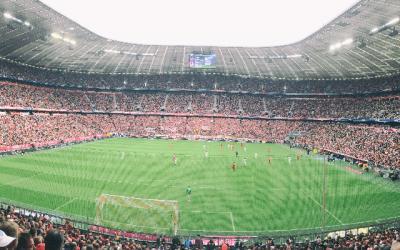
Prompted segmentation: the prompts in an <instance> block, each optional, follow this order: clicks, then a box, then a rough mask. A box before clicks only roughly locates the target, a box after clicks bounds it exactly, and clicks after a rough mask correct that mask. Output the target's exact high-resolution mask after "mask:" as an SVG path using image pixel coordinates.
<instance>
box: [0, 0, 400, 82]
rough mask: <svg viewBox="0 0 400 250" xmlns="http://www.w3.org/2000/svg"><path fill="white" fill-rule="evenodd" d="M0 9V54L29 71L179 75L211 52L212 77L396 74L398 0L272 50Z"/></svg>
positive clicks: (367, 6)
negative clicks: (103, 29) (119, 37)
mask: <svg viewBox="0 0 400 250" xmlns="http://www.w3.org/2000/svg"><path fill="white" fill-rule="evenodd" d="M0 12H1V14H2V16H0V34H1V37H0V57H1V58H3V59H7V60H11V61H14V62H18V63H21V64H26V65H29V66H33V67H41V68H47V69H58V70H70V71H79V72H92V73H107V74H164V73H171V74H174V73H177V74H182V73H190V72H193V71H199V70H197V69H191V68H190V67H189V63H188V61H189V60H188V59H189V54H191V53H192V52H200V53H215V54H216V57H217V65H216V69H209V70H206V71H205V70H204V72H207V73H210V74H213V73H221V74H234V75H243V76H254V77H265V78H271V79H293V80H295V79H299V80H301V79H359V78H370V77H385V76H390V75H394V74H399V72H400V61H399V60H400V40H399V39H400V36H399V35H398V32H397V27H398V26H400V25H399V21H400V19H399V16H400V2H399V1H398V0H374V1H372V0H362V1H360V2H358V3H357V4H356V5H355V6H353V7H351V8H350V9H349V10H347V11H346V12H345V13H343V14H342V15H340V16H339V17H337V18H336V19H335V20H333V21H332V22H331V23H329V24H328V25H326V26H324V27H323V28H322V29H320V30H319V31H317V32H316V33H314V34H312V35H310V36H309V37H307V38H306V39H304V40H302V41H300V42H297V43H295V44H291V45H285V46H276V47H213V46H165V45H142V44H130V43H123V42H118V41H114V40H109V39H106V38H103V37H101V36H98V35H96V34H94V33H93V32H90V31H89V30H87V29H85V28H84V27H82V26H80V25H79V24H77V23H75V22H73V21H71V20H69V19H68V18H66V17H64V16H62V15H61V14H59V13H58V12H56V11H55V10H53V9H51V8H49V7H47V6H46V5H44V4H43V3H41V2H39V1H37V0H18V1H15V0H2V1H1V2H0ZM89 12H90V10H88V13H89ZM282 32H290V30H285V31H282ZM201 72H203V70H201Z"/></svg>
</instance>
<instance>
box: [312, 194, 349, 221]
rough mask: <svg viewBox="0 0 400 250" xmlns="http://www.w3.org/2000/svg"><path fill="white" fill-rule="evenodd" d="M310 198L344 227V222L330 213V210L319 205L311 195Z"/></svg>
mask: <svg viewBox="0 0 400 250" xmlns="http://www.w3.org/2000/svg"><path fill="white" fill-rule="evenodd" d="M307 197H308V198H310V199H311V200H312V201H314V202H315V203H316V204H317V205H318V206H319V207H321V208H322V209H324V210H325V212H327V213H328V214H329V215H331V216H332V217H333V218H334V219H335V220H336V221H337V222H339V223H340V224H341V225H344V224H343V222H342V221H341V220H340V219H339V218H338V217H336V216H335V215H334V214H333V213H331V212H329V210H328V209H326V208H324V206H322V204H321V203H319V202H318V201H317V200H316V199H314V198H313V197H311V196H310V195H307Z"/></svg>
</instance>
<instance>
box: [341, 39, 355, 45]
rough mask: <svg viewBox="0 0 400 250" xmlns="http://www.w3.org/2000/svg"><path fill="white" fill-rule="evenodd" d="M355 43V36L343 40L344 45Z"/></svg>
mask: <svg viewBox="0 0 400 250" xmlns="http://www.w3.org/2000/svg"><path fill="white" fill-rule="evenodd" d="M352 43H353V38H348V39H346V40H344V41H343V42H342V45H349V44H352Z"/></svg>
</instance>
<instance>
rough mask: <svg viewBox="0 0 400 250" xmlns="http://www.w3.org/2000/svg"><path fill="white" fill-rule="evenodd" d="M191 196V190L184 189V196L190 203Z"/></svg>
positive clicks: (188, 188)
mask: <svg viewBox="0 0 400 250" xmlns="http://www.w3.org/2000/svg"><path fill="white" fill-rule="evenodd" d="M191 195H192V189H191V188H190V186H188V187H187V188H186V196H187V199H188V201H190V197H191Z"/></svg>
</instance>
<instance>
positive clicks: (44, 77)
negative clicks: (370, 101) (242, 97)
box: [0, 61, 400, 94]
mask: <svg viewBox="0 0 400 250" xmlns="http://www.w3.org/2000/svg"><path fill="white" fill-rule="evenodd" d="M0 77H3V78H8V79H14V80H21V81H29V82H38V83H45V84H48V85H54V86H75V87H80V88H99V89H138V88H139V89H159V90H160V89H162V90H169V89H187V90H200V89H202V90H216V91H236V92H237V91H244V92H252V93H254V92H258V93H308V94H310V93H314V94H316V93H371V92H382V91H396V90H400V85H399V82H398V80H399V78H398V77H393V78H390V79H362V80H347V81H340V80H326V81H321V80H315V81H311V80H310V81H293V80H292V81H286V80H273V81H272V80H267V79H261V78H243V77H239V76H234V75H231V76H227V75H220V74H203V73H191V74H164V75H156V74H151V75H120V74H114V75H113V74H87V73H73V72H65V71H50V70H44V69H37V68H30V67H26V66H22V65H18V64H13V63H9V62H6V61H0Z"/></svg>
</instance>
